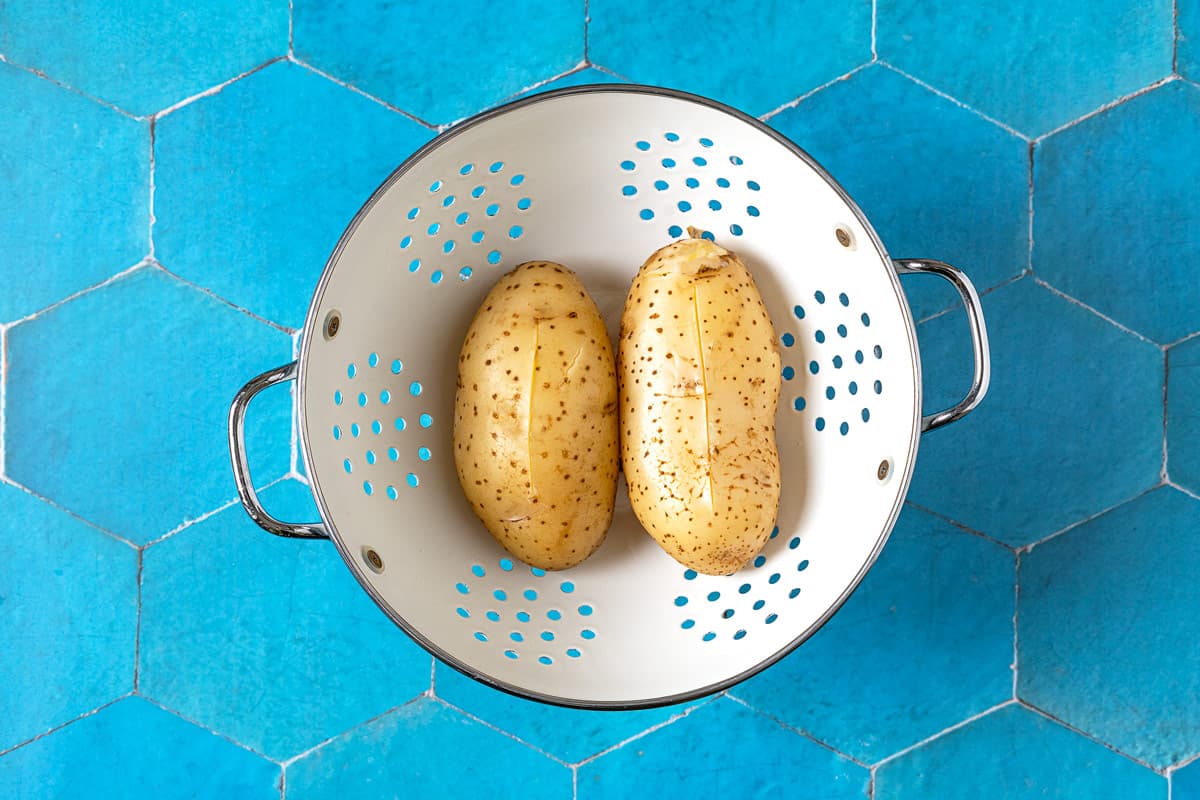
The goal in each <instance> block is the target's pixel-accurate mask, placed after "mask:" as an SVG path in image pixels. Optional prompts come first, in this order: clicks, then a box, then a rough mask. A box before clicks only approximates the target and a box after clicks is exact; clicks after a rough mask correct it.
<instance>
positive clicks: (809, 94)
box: [759, 61, 875, 122]
mask: <svg viewBox="0 0 1200 800" xmlns="http://www.w3.org/2000/svg"><path fill="white" fill-rule="evenodd" d="M874 63H875V62H874V61H868V62H867V63H865V64H859V65H858V66H857V67H855V68H854V69H852V70H850V71H849V72H847V73H846V74H845V75H839V76H838V77H836V78H834V79H833V80H831V81H826V82H825V83H822V84H821V85H820V86H818V87H816V88H815V89H809V90H808V91H807V92H805V93H804V94H802V95H800V96H799V97H797V98H795V99H793V100H788V101H787V102H786V103H784V104H783V105H781V106H779V107H777V108H773V109H771V110H770V111H768V112H767V113H765V114H763V115H762V116H761V117H759V120H761V121H762V122H766V121H768V120H769V119H771V118H772V117H774V116H776V115H778V114H781V113H783V112H784V111H787V110H789V109H793V108H795V107H796V106H798V105H800V104H801V103H803V102H804V101H805V100H807V99H808V98H810V97H812V96H813V95H814V94H816V93H817V92H823V91H825V90H826V89H828V88H829V87H830V86H833V85H834V84H837V83H841V82H842V81H847V80H850V79H851V78H853V77H854V76H855V75H857V74H858V73H860V72H862V71H863V70H864V69H866V68H867V67H869V66H871V65H872V64H874Z"/></svg>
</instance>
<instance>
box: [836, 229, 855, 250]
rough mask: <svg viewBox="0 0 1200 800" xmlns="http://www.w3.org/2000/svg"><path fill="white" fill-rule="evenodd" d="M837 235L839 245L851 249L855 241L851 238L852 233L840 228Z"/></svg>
mask: <svg viewBox="0 0 1200 800" xmlns="http://www.w3.org/2000/svg"><path fill="white" fill-rule="evenodd" d="M835 235H836V236H837V240H838V244H840V245H841V246H842V247H849V246H850V243H851V241H853V240H852V239H851V238H850V232H849V231H847V230H846V229H845V228H838V229H837V231H835Z"/></svg>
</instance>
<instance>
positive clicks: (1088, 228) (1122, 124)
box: [1033, 81, 1200, 343]
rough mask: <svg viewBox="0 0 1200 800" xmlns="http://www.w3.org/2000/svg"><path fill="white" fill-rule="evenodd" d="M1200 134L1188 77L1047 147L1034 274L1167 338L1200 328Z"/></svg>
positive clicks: (1197, 101)
mask: <svg viewBox="0 0 1200 800" xmlns="http://www.w3.org/2000/svg"><path fill="white" fill-rule="evenodd" d="M1198 139H1200V88H1197V87H1195V86H1191V85H1189V84H1187V83H1184V82H1182V81H1177V82H1175V83H1170V84H1167V85H1166V86H1163V87H1161V88H1159V89H1156V90H1154V91H1153V92H1149V93H1147V94H1144V95H1142V96H1140V97H1135V98H1134V99H1132V100H1130V101H1129V102H1127V103H1123V104H1122V105H1120V106H1117V107H1116V108H1113V109H1110V110H1109V111H1106V112H1104V113H1103V114H1099V115H1097V116H1095V117H1092V118H1091V119H1088V120H1084V121H1083V122H1081V123H1079V124H1078V125H1076V126H1073V127H1071V128H1068V129H1067V130H1065V131H1063V132H1062V133H1058V134H1055V135H1054V136H1052V137H1050V138H1049V139H1047V140H1046V141H1045V142H1043V143H1042V144H1041V145H1040V146H1039V147H1038V149H1037V151H1036V153H1035V164H1034V198H1033V202H1034V218H1033V219H1034V251H1033V266H1034V271H1035V272H1037V273H1039V274H1041V275H1042V276H1043V277H1044V278H1045V279H1046V280H1047V281H1048V282H1049V283H1050V284H1052V285H1053V286H1055V287H1057V288H1059V289H1061V290H1062V291H1064V292H1066V293H1067V294H1069V295H1071V296H1072V297H1078V298H1079V299H1080V300H1082V301H1083V302H1085V303H1087V304H1088V305H1090V306H1092V307H1093V308H1096V309H1097V310H1099V311H1101V312H1102V313H1104V314H1105V315H1107V316H1109V317H1112V318H1113V319H1116V320H1117V321H1118V322H1121V323H1123V324H1124V325H1126V326H1128V327H1130V328H1133V329H1134V330H1136V331H1137V332H1139V333H1141V334H1144V335H1146V336H1148V337H1150V338H1151V339H1153V340H1155V341H1157V342H1163V343H1167V342H1171V341H1174V340H1176V339H1179V338H1180V337H1182V336H1186V335H1187V334H1189V333H1194V332H1195V331H1198V330H1200V312H1197V311H1196V307H1197V305H1200V281H1197V280H1196V275H1195V270H1194V269H1193V265H1194V264H1195V262H1196V260H1197V259H1200V238H1197V237H1196V236H1195V235H1194V232H1195V230H1196V229H1197V227H1200V206H1198V205H1197V203H1196V200H1195V187H1196V184H1197V182H1200V163H1198V162H1197V160H1196V158H1195V157H1194V155H1193V147H1194V143H1195V142H1196V141H1197V140H1198ZM1118 220H1119V223H1116V224H1114V222H1115V221H1118ZM1148 271H1149V272H1152V275H1153V278H1152V279H1148Z"/></svg>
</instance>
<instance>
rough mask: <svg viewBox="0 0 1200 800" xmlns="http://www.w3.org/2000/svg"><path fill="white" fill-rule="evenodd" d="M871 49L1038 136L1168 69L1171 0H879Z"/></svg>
mask: <svg viewBox="0 0 1200 800" xmlns="http://www.w3.org/2000/svg"><path fill="white" fill-rule="evenodd" d="M877 19H878V22H877V25H878V28H877V37H878V52H879V57H880V58H881V59H883V60H884V61H887V62H889V63H891V64H895V65H896V66H898V67H900V68H901V69H903V70H905V71H906V72H909V73H911V74H913V75H915V76H916V77H918V78H921V79H922V80H925V81H927V82H929V83H930V84H932V85H934V86H936V87H937V88H938V89H940V90H942V91H944V92H946V93H948V94H950V95H952V96H953V97H955V98H957V99H959V100H962V101H963V102H965V103H966V104H967V105H969V106H971V107H973V108H977V109H979V110H980V111H982V112H984V113H985V114H988V115H990V116H992V117H994V118H996V119H999V120H1000V121H1002V122H1005V123H1007V124H1009V125H1011V126H1013V127H1014V128H1016V129H1017V130H1019V131H1022V132H1023V133H1025V134H1027V135H1030V136H1038V135H1041V134H1044V133H1047V132H1049V131H1051V130H1053V129H1054V128H1057V127H1059V126H1060V125H1064V124H1066V123H1067V122H1070V121H1071V120H1073V119H1076V118H1078V117H1080V116H1082V115H1083V114H1086V113H1088V112H1090V111H1093V110H1094V109H1096V108H1099V107H1100V106H1102V105H1104V104H1105V103H1108V102H1110V101H1112V100H1115V99H1117V98H1118V97H1121V96H1123V95H1126V94H1129V93H1130V92H1133V91H1136V90H1138V89H1140V88H1142V87H1143V86H1147V85H1149V84H1151V83H1153V82H1154V81H1156V80H1158V79H1159V78H1162V77H1165V76H1166V75H1169V74H1170V72H1171V56H1172V52H1173V49H1174V41H1173V39H1174V34H1173V28H1172V7H1171V0H1099V1H1098V2H1093V3H1087V4H1079V3H1074V2H1071V0H1047V1H1046V2H1034V3H1012V2H1003V1H1002V0H985V2H979V3H959V2H955V1H954V0H932V2H931V0H879V5H878V17H877Z"/></svg>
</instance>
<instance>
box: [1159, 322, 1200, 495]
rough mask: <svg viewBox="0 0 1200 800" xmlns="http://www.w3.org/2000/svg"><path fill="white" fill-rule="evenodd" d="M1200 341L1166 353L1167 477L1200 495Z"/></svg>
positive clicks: (1180, 346)
mask: <svg viewBox="0 0 1200 800" xmlns="http://www.w3.org/2000/svg"><path fill="white" fill-rule="evenodd" d="M1197 397H1200V337H1196V338H1195V339H1189V340H1188V341H1186V342H1184V343H1183V344H1178V345H1176V346H1175V347H1172V348H1171V349H1170V350H1168V351H1167V475H1168V476H1169V477H1170V478H1171V480H1172V481H1175V482H1176V483H1178V484H1179V485H1181V486H1185V487H1187V488H1188V489H1191V490H1192V491H1193V492H1200V409H1198V408H1197V405H1196V398H1197Z"/></svg>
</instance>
